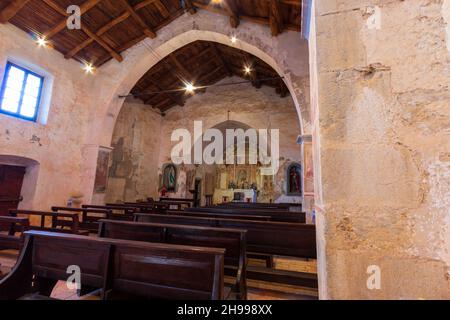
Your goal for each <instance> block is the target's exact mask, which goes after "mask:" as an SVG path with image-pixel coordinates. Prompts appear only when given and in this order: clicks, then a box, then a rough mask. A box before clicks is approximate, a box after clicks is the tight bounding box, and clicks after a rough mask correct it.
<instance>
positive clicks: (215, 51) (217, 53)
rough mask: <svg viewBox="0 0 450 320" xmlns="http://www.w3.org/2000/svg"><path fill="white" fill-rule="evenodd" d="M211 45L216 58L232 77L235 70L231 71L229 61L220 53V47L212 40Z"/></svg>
mask: <svg viewBox="0 0 450 320" xmlns="http://www.w3.org/2000/svg"><path fill="white" fill-rule="evenodd" d="M209 47H210V48H211V50H212V51H213V52H214V55H215V56H216V58H217V59H218V60H219V61H220V63H221V64H222V66H223V68H224V69H225V71H226V72H227V74H228V76H229V77H231V76H232V75H233V72H232V71H231V69H230V67H229V66H228V63H227V62H226V61H225V59H224V58H223V56H222V54H221V53H220V51H219V49H218V48H217V45H216V44H215V43H214V42H210V44H209Z"/></svg>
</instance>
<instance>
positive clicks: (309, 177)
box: [303, 143, 314, 195]
mask: <svg viewBox="0 0 450 320" xmlns="http://www.w3.org/2000/svg"><path fill="white" fill-rule="evenodd" d="M303 155H304V160H303V163H304V175H305V177H304V181H305V186H304V189H305V190H304V191H305V195H314V168H313V155H312V144H311V143H305V144H304V146H303Z"/></svg>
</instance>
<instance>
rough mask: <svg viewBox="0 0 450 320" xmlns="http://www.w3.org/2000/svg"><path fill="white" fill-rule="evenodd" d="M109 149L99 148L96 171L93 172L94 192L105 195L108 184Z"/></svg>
mask: <svg viewBox="0 0 450 320" xmlns="http://www.w3.org/2000/svg"><path fill="white" fill-rule="evenodd" d="M110 153H111V150H110V149H106V148H100V149H99V151H98V158H97V171H96V172H95V182H94V192H95V193H106V187H107V183H108V166H109V155H110Z"/></svg>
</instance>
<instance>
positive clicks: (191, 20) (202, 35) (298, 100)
mask: <svg viewBox="0 0 450 320" xmlns="http://www.w3.org/2000/svg"><path fill="white" fill-rule="evenodd" d="M193 25H194V28H193ZM244 29H251V30H250V31H249V30H244ZM252 29H255V30H254V31H253V30H252ZM240 30H242V31H240ZM174 33H175V35H174ZM230 34H236V35H237V38H238V39H239V40H238V41H237V42H236V43H235V44H233V43H231V41H230V36H229V35H230ZM294 34H295V35H294ZM256 35H259V37H258V36H256ZM295 36H298V41H299V42H300V40H301V39H300V35H298V34H297V33H291V32H289V37H290V38H295ZM279 38H280V39H282V38H283V37H279ZM277 39H278V38H272V37H271V36H270V32H268V30H267V29H266V28H264V27H263V26H255V25H253V24H252V25H247V26H246V28H243V27H242V28H241V29H238V30H237V31H236V30H235V29H231V28H230V27H229V25H228V22H227V21H226V19H223V21H222V17H217V16H216V15H211V14H209V13H200V14H196V15H195V17H192V16H189V15H184V16H182V17H180V18H178V19H177V30H176V31H174V30H172V25H168V26H166V27H165V28H163V30H161V33H160V34H159V36H158V38H156V39H153V40H149V39H146V40H143V41H142V42H141V43H139V44H138V45H136V46H135V47H133V48H131V49H129V50H128V51H127V52H126V53H125V54H124V55H125V60H124V61H123V62H122V63H118V62H116V61H110V62H108V63H107V64H106V65H105V66H103V67H102V70H101V72H102V75H101V76H100V77H101V78H102V79H101V80H102V81H98V82H96V83H101V84H100V86H101V88H100V87H99V88H98V92H99V99H100V101H98V103H100V106H101V107H100V108H97V114H96V116H95V117H94V118H93V122H92V125H91V130H89V131H88V134H89V138H88V140H91V141H92V138H93V137H96V140H97V141H98V144H99V145H109V144H110V142H111V137H112V133H113V130H114V126H115V121H116V119H117V116H118V114H119V112H120V110H121V108H122V106H123V103H124V99H121V98H119V96H120V95H124V94H128V93H129V92H130V90H131V89H132V88H133V86H134V85H135V84H136V83H137V82H138V80H139V79H140V78H141V77H142V76H143V75H144V74H145V73H146V72H147V71H148V70H149V69H151V68H152V67H153V66H154V65H156V64H157V63H158V62H159V61H161V60H162V59H164V58H165V57H166V56H167V55H169V54H170V53H172V52H174V51H176V50H177V49H179V48H181V47H183V46H185V45H187V44H189V43H191V42H194V41H198V40H204V41H212V42H217V43H221V44H225V45H228V46H231V47H236V48H238V49H240V50H243V51H246V52H248V53H250V54H252V55H255V56H256V57H258V58H260V59H261V60H263V61H264V62H266V63H267V64H268V65H270V66H271V67H272V68H273V69H274V70H275V71H276V72H277V73H278V74H279V75H280V76H282V77H284V81H285V83H286V85H287V87H288V88H289V91H290V94H291V97H292V99H293V101H294V104H295V107H296V111H297V114H298V121H299V123H300V129H301V132H299V134H305V133H308V132H309V127H310V125H309V103H307V99H306V98H304V97H303V98H302V95H306V94H307V93H306V92H304V91H303V92H302V89H301V88H300V86H299V83H298V78H299V77H300V76H299V75H297V74H294V72H292V70H291V69H292V67H290V66H288V65H287V62H286V61H287V60H295V58H294V59H287V58H286V55H287V53H286V49H283V48H284V47H283V44H284V45H287V44H288V43H292V39H288V40H287V41H286V39H282V40H277ZM277 41H278V42H277ZM150 48H152V49H151V51H150ZM275 57H276V58H275ZM277 58H278V59H280V60H278V61H277ZM297 58H298V56H297ZM305 58H306V57H305ZM291 64H292V63H291ZM124 70H126V72H125V71H124ZM100 77H99V78H100ZM99 80H100V79H99ZM107 87H108V88H109V87H112V88H113V90H108V92H106V90H104V88H107ZM99 123H101V124H102V125H101V130H99Z"/></svg>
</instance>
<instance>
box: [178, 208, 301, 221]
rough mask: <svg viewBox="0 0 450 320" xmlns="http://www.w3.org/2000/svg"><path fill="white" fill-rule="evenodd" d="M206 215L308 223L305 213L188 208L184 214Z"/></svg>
mask: <svg viewBox="0 0 450 320" xmlns="http://www.w3.org/2000/svg"><path fill="white" fill-rule="evenodd" d="M185 212H189V213H206V214H222V215H240V216H245V215H250V216H264V217H267V218H268V220H269V221H277V222H294V223H306V213H304V212H281V211H278V212H277V211H272V210H265V209H264V210H262V209H260V210H247V209H239V208H238V209H221V208H188V209H185V211H184V212H183V213H182V214H183V215H184V214H185Z"/></svg>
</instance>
